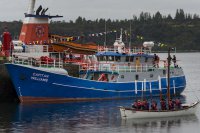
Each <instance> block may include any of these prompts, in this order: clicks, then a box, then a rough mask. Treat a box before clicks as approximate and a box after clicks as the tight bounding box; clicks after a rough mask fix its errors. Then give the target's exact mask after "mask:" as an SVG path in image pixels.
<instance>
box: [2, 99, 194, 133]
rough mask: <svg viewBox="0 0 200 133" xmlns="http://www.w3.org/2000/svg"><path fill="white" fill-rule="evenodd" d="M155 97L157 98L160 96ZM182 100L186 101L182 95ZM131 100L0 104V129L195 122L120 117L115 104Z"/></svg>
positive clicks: (126, 128)
mask: <svg viewBox="0 0 200 133" xmlns="http://www.w3.org/2000/svg"><path fill="white" fill-rule="evenodd" d="M154 99H156V100H159V97H158V98H154ZM181 99H182V100H183V101H185V100H186V98H185V97H184V96H181ZM133 101H134V99H128V100H113V101H98V102H97V101H96V102H73V103H61V104H16V105H12V106H11V105H9V104H5V105H0V106H1V108H2V107H3V108H2V109H1V111H0V132H13V131H14V132H30V133H32V132H70V133H71V132H72V133H73V132H74V133H76V132H81V133H83V132H85V133H90V132H91V133H94V132H132V130H134V131H136V132H140V131H141V130H142V131H143V130H145V131H151V130H152V131H156V132H157V131H159V132H160V131H163V130H168V129H171V128H172V127H182V126H183V124H184V123H186V124H187V123H198V119H197V117H196V116H188V117H177V118H172V119H169V118H164V119H148V120H136V121H135V120H126V121H123V120H121V116H120V112H119V109H118V108H117V107H118V106H122V105H123V106H130V105H131V103H132V102H133ZM6 105H7V106H6Z"/></svg>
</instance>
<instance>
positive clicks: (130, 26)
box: [129, 20, 132, 50]
mask: <svg viewBox="0 0 200 133" xmlns="http://www.w3.org/2000/svg"><path fill="white" fill-rule="evenodd" d="M131 22H132V21H131V20H130V42H129V50H130V49H131V39H132V38H131V34H132V29H131V28H132V27H131Z"/></svg>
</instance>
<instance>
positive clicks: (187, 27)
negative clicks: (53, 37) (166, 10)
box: [0, 9, 200, 51]
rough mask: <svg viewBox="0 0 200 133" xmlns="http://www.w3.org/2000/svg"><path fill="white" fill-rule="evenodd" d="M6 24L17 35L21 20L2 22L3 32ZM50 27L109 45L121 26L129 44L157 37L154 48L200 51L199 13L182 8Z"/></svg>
mask: <svg viewBox="0 0 200 133" xmlns="http://www.w3.org/2000/svg"><path fill="white" fill-rule="evenodd" d="M5 26H7V27H8V29H9V31H10V32H11V33H12V35H13V37H17V36H18V35H19V33H20V30H21V26H22V22H21V21H14V22H0V32H1V33H2V32H3V29H4V27H5ZM49 28H50V34H59V35H62V36H68V37H73V39H72V40H73V41H75V42H79V43H88V42H94V43H97V44H98V45H104V44H105V40H106V45H112V44H113V42H114V40H115V39H116V37H119V34H120V28H122V29H123V35H124V38H123V40H124V42H125V43H126V44H127V45H126V46H128V44H129V42H130V39H131V46H132V47H133V46H136V45H141V44H142V42H144V41H154V42H155V43H156V44H157V47H155V50H156V49H159V50H166V48H167V47H169V46H171V47H176V48H177V49H178V50H182V51H184V50H187V51H188V50H197V51H200V17H199V15H197V14H186V13H184V11H183V10H182V9H179V10H177V11H176V14H175V15H174V17H172V16H171V15H167V16H164V15H162V14H161V13H160V12H157V13H155V14H153V15H151V14H150V13H147V12H142V13H141V14H140V16H139V17H136V16H133V18H132V19H131V20H127V19H125V20H110V19H108V20H105V19H96V20H86V19H85V18H82V17H78V18H77V19H76V20H75V21H69V22H65V21H64V20H63V21H51V22H50V27H49ZM105 29H106V30H105ZM130 29H131V30H130ZM105 31H106V32H105ZM130 31H131V32H130ZM105 34H106V35H105ZM105 38H106V39H105ZM69 41H71V40H69Z"/></svg>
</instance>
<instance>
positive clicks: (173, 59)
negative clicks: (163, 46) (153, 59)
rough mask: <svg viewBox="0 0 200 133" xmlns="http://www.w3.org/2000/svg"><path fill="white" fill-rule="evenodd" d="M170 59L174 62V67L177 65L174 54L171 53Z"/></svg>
mask: <svg viewBox="0 0 200 133" xmlns="http://www.w3.org/2000/svg"><path fill="white" fill-rule="evenodd" d="M172 61H173V63H174V67H177V64H176V56H175V55H173V58H172Z"/></svg>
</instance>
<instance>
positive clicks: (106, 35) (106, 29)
mask: <svg viewBox="0 0 200 133" xmlns="http://www.w3.org/2000/svg"><path fill="white" fill-rule="evenodd" d="M106 37H107V27H106V19H105V42H104V47H106V41H107V40H106V39H107V38H106Z"/></svg>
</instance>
